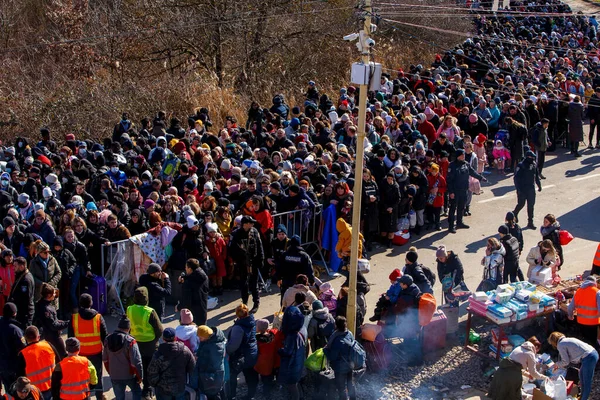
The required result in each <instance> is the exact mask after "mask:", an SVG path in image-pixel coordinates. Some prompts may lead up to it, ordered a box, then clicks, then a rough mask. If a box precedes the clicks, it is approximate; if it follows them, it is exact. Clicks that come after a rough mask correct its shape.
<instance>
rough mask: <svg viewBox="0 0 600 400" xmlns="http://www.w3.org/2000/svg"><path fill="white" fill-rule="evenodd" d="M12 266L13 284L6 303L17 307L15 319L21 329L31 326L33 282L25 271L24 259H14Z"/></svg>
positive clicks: (33, 307) (25, 261)
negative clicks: (13, 269) (13, 271)
mask: <svg viewBox="0 0 600 400" xmlns="http://www.w3.org/2000/svg"><path fill="white" fill-rule="evenodd" d="M14 265H15V283H13V285H12V288H11V290H10V296H8V301H10V302H11V303H14V304H15V305H16V306H17V310H19V311H18V313H17V318H16V319H17V321H18V322H19V323H20V324H21V327H23V328H25V327H28V326H30V325H31V324H33V314H34V311H35V306H34V304H33V298H34V296H35V282H34V280H33V275H31V272H29V269H27V260H26V259H25V258H24V257H17V258H15V260H14Z"/></svg>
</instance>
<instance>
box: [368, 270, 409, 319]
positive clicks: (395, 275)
mask: <svg viewBox="0 0 600 400" xmlns="http://www.w3.org/2000/svg"><path fill="white" fill-rule="evenodd" d="M388 278H389V280H390V283H391V286H390V288H389V289H388V290H387V292H385V293H384V294H382V295H381V297H379V300H378V301H377V304H376V305H375V314H374V315H373V316H372V317H371V318H369V321H371V322H375V321H379V320H380V319H381V318H382V316H383V312H384V311H386V310H387V309H389V308H390V307H392V306H393V305H394V304H396V301H397V300H398V296H399V295H400V292H401V291H402V287H401V286H400V279H401V278H402V272H400V270H399V269H398V268H396V269H395V270H393V271H392V273H391V274H390V276H389V277H388ZM410 280H411V283H412V278H410Z"/></svg>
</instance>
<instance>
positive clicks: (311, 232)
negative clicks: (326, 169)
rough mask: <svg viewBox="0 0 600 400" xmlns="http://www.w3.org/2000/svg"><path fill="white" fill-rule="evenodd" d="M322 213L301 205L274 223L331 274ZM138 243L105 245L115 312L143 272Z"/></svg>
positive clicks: (319, 207) (106, 273)
mask: <svg viewBox="0 0 600 400" xmlns="http://www.w3.org/2000/svg"><path fill="white" fill-rule="evenodd" d="M322 217H323V206H322V205H317V206H316V207H315V208H314V210H310V209H300V210H292V211H287V212H283V213H277V214H274V215H273V224H274V227H275V228H277V226H279V225H280V224H283V225H284V226H285V227H286V229H287V232H288V237H292V236H293V235H298V236H299V237H300V243H301V244H302V247H303V248H304V250H305V251H306V252H307V253H308V254H309V255H310V257H311V258H312V259H313V263H314V262H315V261H316V263H317V264H318V265H322V266H323V268H324V269H325V270H326V272H327V273H328V274H329V275H331V274H332V273H331V271H330V270H329V267H328V265H327V262H326V260H325V257H324V255H323V250H322V248H321V231H322V220H323V218H322ZM135 246H136V245H135V244H134V243H133V242H131V241H130V240H129V239H125V240H121V241H118V242H112V243H110V244H108V245H106V244H102V246H101V260H100V262H101V268H102V276H103V277H104V278H105V279H106V285H107V291H108V293H107V298H108V301H109V304H108V308H109V311H110V312H111V313H113V314H114V313H116V314H119V313H121V314H124V313H125V309H124V306H123V301H122V297H125V298H126V299H127V298H129V297H131V296H133V291H134V290H135V287H136V284H137V282H138V280H139V277H140V275H141V274H142V273H143V270H142V269H143V268H142V267H143V265H142V262H141V259H140V251H136V249H135ZM137 250H139V249H137Z"/></svg>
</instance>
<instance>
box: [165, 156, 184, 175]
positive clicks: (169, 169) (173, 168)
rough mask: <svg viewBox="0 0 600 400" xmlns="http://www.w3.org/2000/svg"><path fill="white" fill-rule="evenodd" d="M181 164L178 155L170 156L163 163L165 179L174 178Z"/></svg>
mask: <svg viewBox="0 0 600 400" xmlns="http://www.w3.org/2000/svg"><path fill="white" fill-rule="evenodd" d="M179 164H181V160H180V159H179V158H178V157H177V156H176V155H174V154H169V155H168V156H167V158H166V159H165V161H164V163H163V168H162V175H163V178H164V177H166V176H170V177H173V176H174V175H175V173H176V172H177V171H178V170H179Z"/></svg>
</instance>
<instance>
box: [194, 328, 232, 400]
mask: <svg viewBox="0 0 600 400" xmlns="http://www.w3.org/2000/svg"><path fill="white" fill-rule="evenodd" d="M211 329H212V331H213V335H212V336H211V337H210V338H208V339H207V340H205V341H203V342H200V344H199V346H198V350H197V351H196V357H197V359H198V360H201V361H200V362H197V363H196V367H195V368H194V372H193V373H192V374H191V375H190V386H191V387H192V388H194V389H197V390H199V391H200V393H204V394H206V395H208V396H214V395H216V394H217V393H219V392H220V391H221V388H222V387H223V384H224V382H225V351H226V350H225V347H226V342H227V340H226V339H225V334H224V333H223V331H222V330H220V329H219V328H217V327H211Z"/></svg>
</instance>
